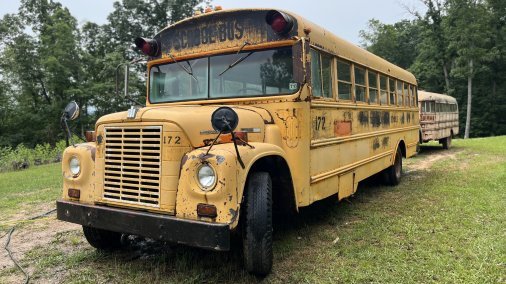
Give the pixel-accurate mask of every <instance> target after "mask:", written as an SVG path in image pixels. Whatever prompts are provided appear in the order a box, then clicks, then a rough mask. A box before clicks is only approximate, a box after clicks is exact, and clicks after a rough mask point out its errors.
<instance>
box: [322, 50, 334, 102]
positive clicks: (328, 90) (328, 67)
mask: <svg viewBox="0 0 506 284" xmlns="http://www.w3.org/2000/svg"><path fill="white" fill-rule="evenodd" d="M321 61H322V83H323V96H324V97H326V98H332V56H330V55H329V54H326V53H322V54H321Z"/></svg>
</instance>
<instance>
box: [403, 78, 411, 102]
mask: <svg viewBox="0 0 506 284" xmlns="http://www.w3.org/2000/svg"><path fill="white" fill-rule="evenodd" d="M408 89H409V85H408V83H404V105H405V106H410V105H411V99H410V98H409V92H408Z"/></svg>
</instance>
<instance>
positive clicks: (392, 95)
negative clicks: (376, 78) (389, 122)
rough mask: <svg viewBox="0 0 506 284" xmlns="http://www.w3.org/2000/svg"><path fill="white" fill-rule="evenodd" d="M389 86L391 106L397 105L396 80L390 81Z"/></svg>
mask: <svg viewBox="0 0 506 284" xmlns="http://www.w3.org/2000/svg"><path fill="white" fill-rule="evenodd" d="M388 85H389V89H390V105H395V104H396V101H395V96H396V94H395V80H394V79H390V78H389V79H388Z"/></svg>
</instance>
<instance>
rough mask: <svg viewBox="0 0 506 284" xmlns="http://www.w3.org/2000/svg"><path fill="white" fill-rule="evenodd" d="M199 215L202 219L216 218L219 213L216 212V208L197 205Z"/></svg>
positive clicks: (208, 205) (202, 204) (201, 204)
mask: <svg viewBox="0 0 506 284" xmlns="http://www.w3.org/2000/svg"><path fill="white" fill-rule="evenodd" d="M197 215H199V216H200V217H209V218H216V216H218V213H217V212H216V206H214V205H211V204H204V203H199V204H197Z"/></svg>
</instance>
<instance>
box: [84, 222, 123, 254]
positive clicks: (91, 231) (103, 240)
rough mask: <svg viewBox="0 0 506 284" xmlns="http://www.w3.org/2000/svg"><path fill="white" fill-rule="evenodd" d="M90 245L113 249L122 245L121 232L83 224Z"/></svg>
mask: <svg viewBox="0 0 506 284" xmlns="http://www.w3.org/2000/svg"><path fill="white" fill-rule="evenodd" d="M83 233H84V236H85V237H86V240H87V241H88V243H90V245H91V246H92V247H94V248H96V249H99V250H105V251H112V250H116V249H118V248H120V247H121V233H117V232H112V231H107V230H102V229H97V228H92V227H87V226H83Z"/></svg>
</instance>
